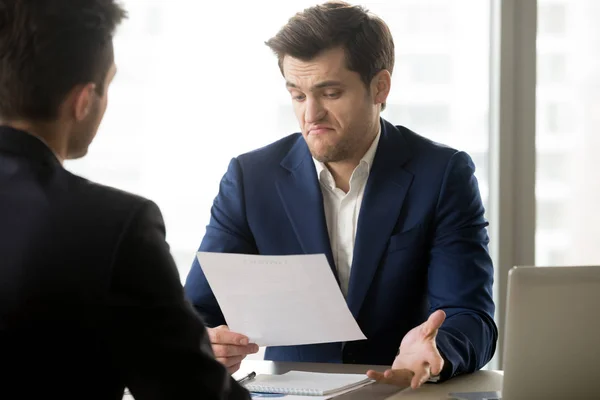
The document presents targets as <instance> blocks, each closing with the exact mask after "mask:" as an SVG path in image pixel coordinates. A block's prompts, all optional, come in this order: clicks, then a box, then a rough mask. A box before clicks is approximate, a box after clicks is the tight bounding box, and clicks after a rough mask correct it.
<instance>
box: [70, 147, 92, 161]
mask: <svg viewBox="0 0 600 400" xmlns="http://www.w3.org/2000/svg"><path fill="white" fill-rule="evenodd" d="M87 153H88V148H87V147H86V148H85V149H81V150H78V151H72V152H69V154H68V155H67V160H78V159H80V158H83V157H85V156H86V155H87Z"/></svg>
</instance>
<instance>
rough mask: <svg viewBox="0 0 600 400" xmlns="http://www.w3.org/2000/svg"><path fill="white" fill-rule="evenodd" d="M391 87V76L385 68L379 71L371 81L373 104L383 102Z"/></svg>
mask: <svg viewBox="0 0 600 400" xmlns="http://www.w3.org/2000/svg"><path fill="white" fill-rule="evenodd" d="M391 87H392V76H391V75H390V72H389V71H388V70H386V69H384V70H382V71H379V73H378V74H377V75H375V76H374V77H373V80H372V81H371V93H372V94H373V101H374V102H375V104H384V103H385V102H386V101H387V98H388V95H389V94H390V89H391Z"/></svg>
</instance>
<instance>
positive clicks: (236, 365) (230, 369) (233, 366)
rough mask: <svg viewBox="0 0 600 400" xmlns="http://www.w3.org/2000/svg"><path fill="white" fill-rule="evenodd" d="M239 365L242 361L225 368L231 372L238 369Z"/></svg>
mask: <svg viewBox="0 0 600 400" xmlns="http://www.w3.org/2000/svg"><path fill="white" fill-rule="evenodd" d="M241 366H242V363H237V364H235V365H232V366H231V367H229V368H227V371H229V373H230V374H233V373H235V372H237V370H238V369H240V367H241Z"/></svg>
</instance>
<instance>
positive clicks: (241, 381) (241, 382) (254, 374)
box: [237, 371, 256, 385]
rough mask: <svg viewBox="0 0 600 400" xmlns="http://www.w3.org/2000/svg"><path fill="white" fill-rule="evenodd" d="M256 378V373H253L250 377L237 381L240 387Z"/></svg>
mask: <svg viewBox="0 0 600 400" xmlns="http://www.w3.org/2000/svg"><path fill="white" fill-rule="evenodd" d="M255 376H256V372H254V371H252V372H250V373H249V374H248V375H246V376H244V377H243V378H242V379H240V380H239V381H237V382H238V383H239V384H240V385H241V384H243V383H246V382H248V381H249V380H252V379H254V377H255Z"/></svg>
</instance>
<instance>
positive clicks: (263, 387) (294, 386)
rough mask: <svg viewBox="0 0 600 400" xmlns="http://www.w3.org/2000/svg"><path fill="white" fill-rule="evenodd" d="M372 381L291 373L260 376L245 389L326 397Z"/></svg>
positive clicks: (357, 376)
mask: <svg viewBox="0 0 600 400" xmlns="http://www.w3.org/2000/svg"><path fill="white" fill-rule="evenodd" d="M371 381H372V380H371V379H370V378H369V377H367V376H366V375H365V374H332V373H320V372H304V371H290V372H286V373H285V374H281V375H258V376H256V378H255V379H253V380H252V381H250V382H248V383H247V384H246V385H245V387H246V389H248V390H249V391H250V392H257V393H281V394H293V395H301V396H326V395H329V394H332V393H337V392H340V391H346V390H349V389H352V388H353V387H356V388H359V387H361V386H364V385H365V384H366V383H369V382H371Z"/></svg>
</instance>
